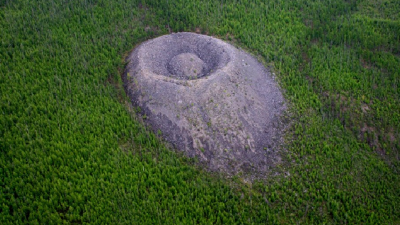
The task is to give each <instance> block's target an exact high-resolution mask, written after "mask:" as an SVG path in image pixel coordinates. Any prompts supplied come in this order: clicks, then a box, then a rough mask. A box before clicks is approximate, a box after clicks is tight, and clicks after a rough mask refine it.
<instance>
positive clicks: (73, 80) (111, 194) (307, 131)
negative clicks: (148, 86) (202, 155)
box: [0, 0, 400, 224]
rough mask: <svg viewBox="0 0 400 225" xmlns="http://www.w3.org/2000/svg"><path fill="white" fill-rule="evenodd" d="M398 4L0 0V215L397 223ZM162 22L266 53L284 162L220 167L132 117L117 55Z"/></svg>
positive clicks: (35, 220) (387, 0) (39, 220)
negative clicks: (251, 175)
mask: <svg viewBox="0 0 400 225" xmlns="http://www.w3.org/2000/svg"><path fill="white" fill-rule="evenodd" d="M399 9H400V2H399V1H398V0H349V1H340V0H330V1H322V0H295V1H283V0H270V1H261V0H229V1H228V0H224V1H217V0H207V1H200V0H191V1H183V0H168V1H165V0H154V1H153V0H152V1H144V0H132V1H124V0H116V1H104V0H103V1H101V0H99V1H94V0H81V1H74V2H70V1H60V0H52V1H50V0H41V1H27V0H17V1H7V0H6V1H4V0H3V1H0V31H1V32H0V41H1V42H0V93H1V94H0V97H1V101H0V110H1V111H0V113H1V116H0V223H1V224H13V223H15V224H17V223H18V224H20V223H26V224H63V223H65V224H69V223H78V224H79V223H94V224H96V223H99V224H114V223H118V224H120V223H125V224H132V223H134V224H180V223H182V224H192V223H199V224H208V223H210V224H235V223H237V224H265V223H270V224H274V223H278V224H286V223H304V224H313V223H314V224H322V223H348V224H369V223H381V224H388V223H389V224H390V223H393V224H397V223H400V204H399V203H400V195H399V187H400V176H399V173H400V163H399V162H400V157H399V151H400V142H399V140H400V132H399V131H400V86H399V85H400V12H399ZM169 30H170V31H175V32H176V31H197V32H203V33H207V34H209V35H215V36H219V37H221V38H224V39H227V40H230V41H232V42H233V43H235V44H236V45H238V46H241V47H242V48H245V49H247V50H249V51H252V52H253V53H254V54H255V55H258V56H259V57H260V60H262V61H263V62H265V64H266V65H268V66H270V67H271V68H273V70H274V71H275V74H276V76H277V79H278V80H279V82H280V84H281V86H282V88H283V89H284V90H286V91H285V96H286V98H287V99H288V100H289V101H290V102H291V111H292V117H293V118H291V119H292V120H293V121H294V122H293V125H292V128H291V129H290V130H289V131H288V135H287V141H288V144H287V149H288V152H289V154H288V155H286V156H285V157H286V158H285V160H286V161H287V163H286V164H285V166H284V167H285V168H282V169H284V170H285V171H287V172H286V174H281V175H280V176H277V177H273V178H271V179H269V180H267V181H264V182H259V183H254V184H253V185H248V184H245V183H241V182H240V180H239V179H233V180H226V179H219V177H218V175H215V174H209V173H206V172H203V171H202V170H201V169H199V168H197V167H196V165H195V164H194V163H193V161H195V160H193V159H188V158H185V157H183V156H180V155H179V154H177V153H174V152H172V151H170V150H168V149H167V147H165V145H164V144H163V143H162V142H160V141H159V140H158V139H157V136H156V135H155V134H153V133H151V132H148V131H147V130H146V129H145V128H144V127H143V126H142V125H141V124H140V123H139V122H137V121H138V120H137V119H135V117H134V116H133V115H134V113H133V111H134V110H133V109H131V108H130V106H129V100H128V99H127V97H126V96H125V94H124V90H123V88H122V82H121V78H120V73H121V71H122V70H123V67H124V62H123V56H124V55H125V54H126V52H127V51H129V50H130V49H132V48H133V47H134V46H135V45H136V44H138V43H140V42H142V41H144V40H146V39H149V38H152V37H155V36H158V35H161V34H164V33H167V32H168V31H169Z"/></svg>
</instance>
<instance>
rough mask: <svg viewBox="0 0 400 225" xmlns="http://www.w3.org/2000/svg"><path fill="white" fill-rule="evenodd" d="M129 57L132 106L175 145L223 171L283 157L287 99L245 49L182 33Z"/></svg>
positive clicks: (266, 165) (262, 168) (257, 168)
mask: <svg viewBox="0 0 400 225" xmlns="http://www.w3.org/2000/svg"><path fill="white" fill-rule="evenodd" d="M126 60H127V62H128V63H127V66H126V68H125V73H124V82H125V88H126V91H127V94H128V95H129V97H130V99H131V101H132V103H133V105H135V106H139V107H140V108H141V109H142V113H143V114H145V115H146V118H147V119H146V120H145V122H146V123H147V124H148V125H150V127H151V128H152V129H153V130H154V131H156V132H158V131H161V132H162V135H163V138H164V139H165V140H166V141H168V142H170V143H171V144H173V145H174V146H175V147H176V148H177V149H179V150H181V151H184V152H185V153H186V154H187V155H188V156H190V157H198V158H199V159H200V161H201V162H202V163H204V164H206V165H207V167H208V168H209V169H210V170H213V171H223V172H227V173H228V174H236V173H238V172H240V171H244V172H251V171H253V172H257V173H263V172H266V171H268V170H269V169H270V167H273V166H274V165H275V164H276V163H277V162H279V161H280V158H279V154H278V152H277V149H278V148H277V145H279V143H280V138H281V131H282V128H281V123H280V115H281V114H282V112H283V111H284V110H285V108H286V107H285V103H284V98H283V96H282V94H281V92H280V90H279V88H278V86H277V84H276V82H275V81H274V79H273V77H272V76H271V74H270V72H269V71H268V70H267V69H266V68H265V67H264V66H263V65H262V64H260V63H259V62H258V61H257V60H255V59H254V58H253V57H252V56H250V55H249V54H247V53H245V52H244V51H242V50H239V49H237V48H235V47H233V46H232V45H230V44H228V43H226V42H223V41H221V40H219V39H216V38H213V37H210V36H205V35H199V34H194V33H186V32H184V33H174V34H170V35H164V36H161V37H158V38H155V39H152V40H149V41H146V42H144V43H142V44H141V45H140V46H138V47H137V48H135V49H134V50H133V51H132V52H131V54H130V55H129V56H128V57H127V59H126Z"/></svg>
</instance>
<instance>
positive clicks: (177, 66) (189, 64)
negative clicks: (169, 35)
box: [168, 53, 205, 79]
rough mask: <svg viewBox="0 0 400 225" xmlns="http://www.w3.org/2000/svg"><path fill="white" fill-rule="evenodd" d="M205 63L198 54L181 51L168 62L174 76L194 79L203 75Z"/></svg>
mask: <svg viewBox="0 0 400 225" xmlns="http://www.w3.org/2000/svg"><path fill="white" fill-rule="evenodd" d="M204 67H205V63H204V62H203V60H201V59H200V58H199V57H198V56H197V55H196V54H193V53H181V54H179V55H176V56H174V57H173V58H172V59H171V60H170V61H169V63H168V70H169V72H170V73H171V74H172V75H171V76H172V77H176V78H181V79H182V78H184V79H194V78H199V77H201V76H203V74H204V73H203V69H204Z"/></svg>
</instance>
